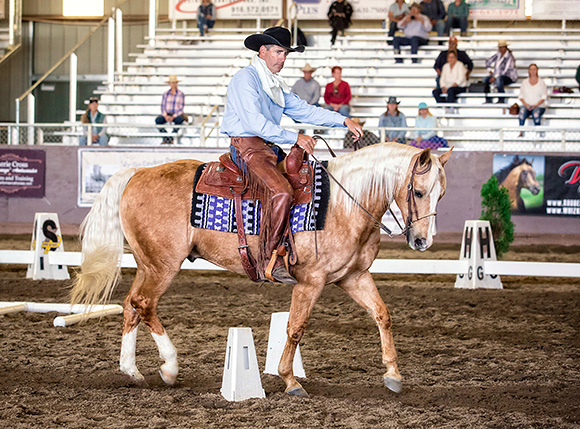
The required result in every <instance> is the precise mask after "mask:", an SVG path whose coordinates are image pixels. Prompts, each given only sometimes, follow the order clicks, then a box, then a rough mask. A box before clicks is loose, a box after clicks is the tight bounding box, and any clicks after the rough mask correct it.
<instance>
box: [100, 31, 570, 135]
mask: <svg viewBox="0 0 580 429" xmlns="http://www.w3.org/2000/svg"><path fill="white" fill-rule="evenodd" d="M303 31H304V32H305V33H306V34H307V36H308V39H309V42H310V43H309V44H310V45H312V46H308V47H307V49H306V51H305V53H303V54H291V55H289V56H288V59H287V61H286V66H285V68H284V70H283V71H282V73H281V74H282V76H283V77H284V78H285V80H286V82H287V83H288V84H289V85H292V84H293V83H294V82H295V81H296V80H297V79H299V78H300V77H302V72H301V71H300V69H301V68H302V67H303V65H304V64H305V63H306V62H308V63H310V64H311V65H312V66H313V67H317V68H318V70H317V71H316V73H315V75H314V77H315V79H317V80H318V82H319V83H320V84H321V86H322V87H324V85H325V84H326V83H328V82H330V81H331V80H332V79H331V73H330V69H331V67H332V66H334V65H340V66H342V67H343V80H345V81H347V82H348V83H349V84H350V85H351V89H352V94H353V100H352V101H351V106H352V115H353V116H358V117H360V118H362V119H363V120H365V121H366V126H369V127H373V126H377V125H378V118H379V116H380V115H381V114H382V113H383V112H384V111H385V108H386V104H385V100H386V98H387V97H389V96H396V97H398V98H400V99H401V104H400V109H401V111H402V112H403V113H405V115H406V116H407V119H408V120H407V122H408V126H409V127H412V126H413V125H414V117H415V116H416V115H417V105H418V104H419V103H420V102H423V101H424V102H426V103H427V104H428V105H429V106H431V112H432V113H433V114H434V115H436V116H437V117H438V118H439V124H440V125H441V126H444V127H460V128H463V127H489V128H490V129H497V128H507V127H517V125H518V120H517V117H514V116H511V115H509V114H508V113H507V111H508V108H509V106H510V105H511V104H512V103H514V102H517V98H518V91H519V82H521V80H523V79H524V78H526V77H527V67H528V65H529V64H531V63H536V64H537V65H538V67H539V70H540V72H539V73H540V77H541V78H543V79H544V80H545V81H546V83H547V85H548V91H549V100H548V108H547V110H546V113H545V115H544V119H543V125H546V126H548V127H550V128H552V129H566V128H570V127H577V126H578V118H580V94H578V92H576V93H574V94H552V90H553V89H554V88H557V87H561V86H567V87H570V88H577V83H576V81H575V79H574V76H575V72H576V68H577V66H578V64H579V63H580V32H578V31H577V30H576V31H574V30H562V29H542V30H541V31H538V32H533V33H530V32H527V33H525V32H524V33H522V34H521V31H513V32H509V31H507V32H506V30H505V29H497V30H494V29H477V30H476V31H474V32H472V33H473V34H471V35H469V36H468V37H462V38H459V49H461V50H464V51H466V52H467V53H468V55H469V56H470V58H471V59H472V60H473V62H474V70H473V73H472V74H471V78H470V81H471V82H474V81H479V80H481V79H483V77H484V76H485V75H487V71H486V69H485V60H486V59H487V58H488V57H490V56H491V55H492V54H493V53H495V52H496V51H497V40H499V39H506V40H508V42H509V45H510V49H511V50H512V51H513V53H514V56H515V58H516V64H517V68H518V75H519V80H518V82H517V83H515V84H513V85H511V86H509V87H508V88H507V90H506V91H507V92H506V94H505V97H506V99H507V101H506V103H505V104H484V94H478V93H464V94H461V95H460V96H459V102H458V103H457V104H455V105H448V104H438V105H437V104H436V103H435V100H434V99H433V97H432V95H431V91H432V89H433V88H434V87H435V72H434V70H433V63H434V61H435V58H436V57H437V55H438V54H439V52H440V51H441V50H442V49H446V43H445V46H440V45H438V43H437V42H438V40H439V39H438V38H436V37H434V38H432V39H431V40H430V43H429V45H427V46H424V47H422V48H420V50H419V53H418V55H417V57H418V59H419V63H418V64H412V63H411V55H410V53H409V50H408V47H403V53H402V55H403V56H404V57H405V62H404V64H396V63H395V57H394V53H393V49H392V46H389V45H387V43H386V35H385V33H384V30H382V31H381V30H374V29H358V30H357V29H355V30H351V31H348V32H347V33H346V35H345V36H339V37H338V40H337V42H336V44H335V46H333V47H331V46H330V40H329V39H330V37H329V35H328V30H326V29H311V30H309V29H303ZM528 31H529V30H528ZM247 33H248V32H241V31H240V30H235V29H229V31H228V29H222V31H221V32H220V31H216V32H214V33H212V34H211V35H210V36H208V37H199V36H198V35H197V34H198V33H197V31H194V30H193V29H191V30H187V29H179V30H171V29H166V30H163V29H159V31H158V33H157V36H156V37H155V40H154V46H151V45H149V44H144V45H138V46H137V48H138V49H140V50H141V52H139V53H132V54H130V56H131V57H132V59H133V60H132V61H130V62H128V63H125V64H124V71H123V72H122V73H117V74H116V75H115V80H114V82H106V83H105V84H106V86H104V87H103V88H102V89H101V91H100V92H101V93H102V95H101V111H103V113H106V114H107V115H108V117H109V119H108V121H109V123H111V122H114V123H123V124H128V123H133V124H143V125H144V126H145V125H151V124H153V123H154V119H155V117H156V116H157V115H158V114H159V104H160V100H161V94H162V93H163V92H164V91H166V90H167V88H168V87H167V85H166V84H165V83H164V82H165V80H166V78H167V76H168V75H170V74H176V75H178V76H179V78H180V80H181V82H180V84H179V88H180V89H181V90H182V91H183V92H184V93H185V94H186V113H187V114H189V115H191V116H192V118H193V123H194V124H200V123H201V122H202V121H203V120H204V118H205V116H206V115H207V114H208V113H209V112H210V111H211V109H212V107H213V106H215V105H218V106H220V109H221V112H222V113H223V106H224V104H225V94H226V89H227V85H228V83H229V81H230V79H231V77H232V76H233V75H234V74H235V73H236V72H237V71H238V70H239V69H240V68H242V67H245V66H246V65H247V64H249V61H250V57H251V55H252V52H250V51H249V50H247V49H245V48H244V47H243V40H244V38H245V37H246V36H247ZM441 40H444V39H441ZM450 106H454V107H455V109H453V111H451V109H445V107H450ZM218 122H219V113H217V114H216V113H214V114H213V115H212V118H211V120H210V121H209V123H210V124H211V123H218ZM283 124H286V125H293V122H292V121H291V120H289V119H288V118H286V119H285V120H284V122H283ZM530 124H531V122H530ZM148 131H149V133H150V132H151V129H149V130H148ZM132 132H133V133H134V134H138V133H139V132H140V131H139V128H138V127H135V129H134V130H133V131H132ZM216 134H217V133H214V136H215V135H216ZM331 137H332V133H331ZM449 137H450V138H451V140H457V141H458V142H459V144H461V143H466V142H472V141H473V142H477V141H481V140H482V139H481V136H478V135H477V133H469V131H464V132H461V133H449ZM504 137H505V136H504ZM516 137H517V136H516V133H515V132H514V133H513V138H514V139H515V138H516ZM543 138H545V139H549V138H550V136H549V135H547V136H544V137H543ZM196 139H197V140H199V134H198V133H195V132H189V133H188V132H186V134H185V136H184V138H182V139H181V141H182V142H183V144H186V145H189V144H192V145H193V144H195V140H196ZM575 139H576V140H577V141H580V135H578V136H576V137H575ZM339 140H340V142H341V141H342V140H341V138H339V137H337V138H336V143H337V144H338V142H339ZM520 141H521V140H520ZM112 144H114V141H113V142H112Z"/></svg>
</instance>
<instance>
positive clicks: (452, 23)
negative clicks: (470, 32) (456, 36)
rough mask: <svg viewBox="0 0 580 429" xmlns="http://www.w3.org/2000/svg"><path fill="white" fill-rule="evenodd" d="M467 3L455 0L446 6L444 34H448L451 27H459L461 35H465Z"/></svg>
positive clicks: (463, 0)
mask: <svg viewBox="0 0 580 429" xmlns="http://www.w3.org/2000/svg"><path fill="white" fill-rule="evenodd" d="M468 16H469V5H468V4H467V3H465V0H455V1H454V2H452V3H449V6H447V21H445V34H446V35H449V33H450V32H451V28H459V29H460V31H461V36H462V37H465V36H467V17H468Z"/></svg>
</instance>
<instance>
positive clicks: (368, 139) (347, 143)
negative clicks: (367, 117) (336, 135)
mask: <svg viewBox="0 0 580 429" xmlns="http://www.w3.org/2000/svg"><path fill="white" fill-rule="evenodd" d="M352 120H353V122H355V123H357V124H359V125H360V126H361V127H362V126H363V125H364V124H365V122H364V121H361V120H360V118H352ZM353 138H354V134H353V133H352V131H350V130H349V131H348V132H347V133H346V135H345V136H344V147H345V148H352V147H355V143H354V140H353ZM379 142H380V139H379V138H378V137H377V136H376V135H375V134H373V133H371V132H370V131H368V130H363V136H362V137H361V138H360V140H359V141H358V145H357V146H358V148H361V147H365V146H370V145H372V144H377V143H379Z"/></svg>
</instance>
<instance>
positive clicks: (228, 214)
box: [191, 162, 330, 235]
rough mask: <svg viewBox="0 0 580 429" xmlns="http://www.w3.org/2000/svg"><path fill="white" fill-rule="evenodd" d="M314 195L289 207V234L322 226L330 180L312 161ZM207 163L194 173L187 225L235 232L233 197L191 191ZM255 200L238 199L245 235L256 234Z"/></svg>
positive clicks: (256, 206)
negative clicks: (240, 204) (240, 203)
mask: <svg viewBox="0 0 580 429" xmlns="http://www.w3.org/2000/svg"><path fill="white" fill-rule="evenodd" d="M311 165H312V168H313V169H314V186H313V188H314V189H313V191H314V192H313V194H314V198H313V200H312V201H311V202H309V203H306V204H297V205H294V206H292V208H291V209H290V225H291V229H292V232H293V233H296V232H301V231H314V230H315V229H316V230H322V229H324V221H325V218H326V211H327V209H328V200H329V196H330V183H329V180H328V175H327V174H326V173H325V172H324V170H323V169H322V168H321V167H320V166H319V165H317V164H315V163H314V162H311ZM206 166H207V164H203V165H201V166H200V167H199V168H198V169H197V171H196V172H195V178H194V181H193V196H192V201H191V225H192V226H193V227H194V228H201V229H211V230H214V231H222V232H232V233H237V232H238V229H237V224H236V213H235V207H234V206H235V204H234V200H233V199H230V198H223V197H216V196H213V195H207V194H202V193H198V192H196V191H195V189H196V187H197V182H198V181H199V178H200V177H201V174H202V173H203V171H204V170H205V168H206ZM260 208H261V203H260V201H259V200H242V211H243V213H242V215H243V218H244V230H245V232H246V234H248V235H258V234H259V233H260Z"/></svg>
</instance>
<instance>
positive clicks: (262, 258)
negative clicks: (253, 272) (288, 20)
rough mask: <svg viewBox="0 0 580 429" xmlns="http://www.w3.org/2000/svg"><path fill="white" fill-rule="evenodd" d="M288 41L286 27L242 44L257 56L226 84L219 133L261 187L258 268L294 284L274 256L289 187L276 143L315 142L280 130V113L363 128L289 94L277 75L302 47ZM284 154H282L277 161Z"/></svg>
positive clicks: (308, 145) (357, 133)
mask: <svg viewBox="0 0 580 429" xmlns="http://www.w3.org/2000/svg"><path fill="white" fill-rule="evenodd" d="M290 40H291V36H290V31H288V29H286V28H283V27H272V28H268V29H267V30H265V31H264V33H263V34H252V35H251V36H248V37H247V38H246V40H245V41H244V45H245V46H246V48H248V49H251V50H252V51H256V52H257V55H254V56H253V58H252V62H251V64H250V65H249V66H247V67H245V68H243V69H242V70H240V71H238V72H237V73H236V74H235V75H234V77H233V78H232V80H231V81H230V84H229V85H228V89H227V101H226V109H225V113H224V118H223V121H222V126H221V132H222V133H223V134H226V135H227V136H229V137H230V138H231V145H230V153H231V156H232V159H233V160H234V162H235V163H236V164H237V165H238V166H239V167H240V168H242V169H243V170H245V171H246V172H247V174H248V177H249V180H250V183H251V184H252V185H257V186H261V187H263V188H264V189H265V197H264V199H263V200H262V201H263V202H264V205H263V206H262V213H263V214H264V215H263V217H262V225H261V227H260V252H259V254H258V267H257V268H258V271H259V272H260V273H261V274H263V276H264V277H265V279H267V280H270V281H277V282H282V283H288V284H295V283H296V279H295V278H294V277H292V276H291V275H290V273H288V271H287V270H286V268H285V266H284V262H283V260H282V258H281V257H279V256H278V249H280V246H283V245H284V243H283V236H284V231H285V229H286V224H287V222H288V215H289V212H290V205H291V204H292V198H293V191H292V187H291V186H290V184H289V183H288V181H287V180H286V178H285V177H284V176H283V175H282V173H281V172H280V171H279V170H278V168H277V162H278V160H279V157H278V156H277V154H276V153H275V150H276V151H277V150H278V149H279V148H277V147H276V146H275V145H290V146H291V145H294V144H297V145H298V146H300V147H301V148H303V149H304V150H305V151H306V152H307V153H309V154H312V153H313V150H314V145H315V144H316V141H315V140H314V139H313V138H312V137H311V136H308V135H305V134H298V133H296V132H293V131H289V130H285V129H284V128H282V127H281V126H280V121H281V119H282V115H283V114H284V115H286V116H288V117H290V118H291V119H294V120H295V121H297V122H301V123H310V124H313V125H318V126H327V127H342V128H344V127H346V128H348V129H349V130H350V131H352V132H353V135H354V139H356V140H358V139H359V138H360V137H362V135H363V131H362V128H361V127H360V125H358V124H356V123H355V122H353V121H352V120H351V119H349V118H346V117H344V116H342V115H341V114H339V113H338V112H331V111H329V110H326V109H322V108H320V107H316V106H312V105H310V104H308V103H307V102H306V101H304V100H302V99H300V98H299V97H298V96H297V95H296V94H294V93H292V91H291V90H290V88H289V87H288V85H286V83H285V82H284V80H283V79H282V77H281V76H280V75H279V74H278V73H280V71H281V70H282V68H283V67H284V63H285V61H286V57H287V56H288V54H290V53H292V52H304V46H297V47H294V48H293V47H291V46H290V45H291V42H290ZM283 158H284V155H283V154H280V160H281V159H283ZM272 267H273V268H272ZM267 268H271V269H268V270H267Z"/></svg>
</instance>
